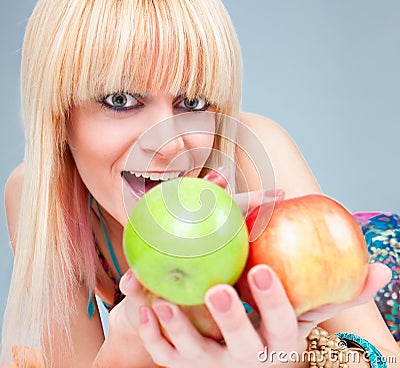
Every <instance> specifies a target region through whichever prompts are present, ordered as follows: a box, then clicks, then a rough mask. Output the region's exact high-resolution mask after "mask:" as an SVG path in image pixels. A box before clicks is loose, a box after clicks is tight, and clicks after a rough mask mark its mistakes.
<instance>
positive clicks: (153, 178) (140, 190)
mask: <svg viewBox="0 0 400 368" xmlns="http://www.w3.org/2000/svg"><path fill="white" fill-rule="evenodd" d="M184 175H185V171H167V172H163V173H159V172H135V171H123V172H122V173H121V176H122V178H123V179H124V181H125V183H126V184H127V187H128V189H129V191H130V192H131V193H132V194H133V195H134V196H135V197H136V198H141V197H142V196H143V194H145V193H147V192H148V191H149V190H150V189H152V188H154V187H155V186H156V185H158V184H160V183H162V182H163V181H167V180H171V179H175V178H180V177H182V176H184Z"/></svg>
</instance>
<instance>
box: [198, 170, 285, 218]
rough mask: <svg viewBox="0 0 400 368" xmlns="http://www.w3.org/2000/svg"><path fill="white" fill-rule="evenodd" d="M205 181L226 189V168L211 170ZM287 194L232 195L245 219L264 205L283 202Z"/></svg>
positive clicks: (261, 192)
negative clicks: (252, 211)
mask: <svg viewBox="0 0 400 368" xmlns="http://www.w3.org/2000/svg"><path fill="white" fill-rule="evenodd" d="M204 179H206V180H208V181H211V182H212V183H214V184H217V185H219V186H220V187H221V188H223V189H225V188H226V187H227V186H228V182H227V179H226V173H225V169H224V168H219V169H213V170H211V171H210V172H209V173H208V174H207V175H206V176H204ZM284 197H285V192H284V191H283V190H280V189H277V190H272V189H269V190H254V191H251V192H242V193H235V194H233V195H232V198H233V200H234V201H235V202H236V204H237V205H238V207H239V208H240V210H241V212H242V214H243V216H244V217H246V216H247V215H248V213H249V212H250V211H251V210H252V209H254V208H255V207H257V206H259V205H261V204H264V203H273V202H276V201H280V200H283V199H284Z"/></svg>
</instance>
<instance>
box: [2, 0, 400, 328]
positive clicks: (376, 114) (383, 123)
mask: <svg viewBox="0 0 400 368" xmlns="http://www.w3.org/2000/svg"><path fill="white" fill-rule="evenodd" d="M1 2H2V11H1V15H0V19H1V21H0V37H1V45H2V51H1V58H0V71H1V86H2V88H1V89H0V101H1V105H2V107H3V109H2V112H3V113H2V116H3V117H2V122H1V127H2V134H1V136H0V140H1V141H0V142H1V155H0V160H1V165H0V185H1V188H2V189H3V188H4V184H5V181H6V178H7V176H8V174H9V173H10V171H11V170H12V168H13V167H15V166H16V165H17V164H18V163H19V162H20V161H21V160H22V157H23V132H22V128H21V122H20V115H19V89H18V88H19V87H18V86H19V81H18V78H19V66H20V55H21V52H20V48H21V44H22V37H23V32H24V28H25V25H26V20H27V17H28V16H29V14H30V12H31V10H32V8H33V6H34V3H35V1H33V0H20V1H17V2H15V1H14V0H1ZM224 3H225V4H226V6H227V8H228V10H229V11H230V13H231V15H232V18H233V22H234V24H235V26H236V29H237V32H238V35H239V39H240V41H241V45H242V50H243V55H244V99H243V110H245V111H251V112H256V113H259V114H262V115H266V116H268V117H270V118H272V119H274V120H275V121H277V122H278V123H280V124H281V125H282V126H283V127H284V128H285V129H286V130H287V131H288V132H289V133H290V134H291V136H292V137H293V138H294V140H295V141H296V142H297V144H298V146H299V147H300V149H301V151H302V152H303V154H304V156H305V158H306V159H307V161H308V162H309V165H310V167H311V169H312V170H313V171H314V173H315V175H316V177H317V178H318V180H319V182H320V184H321V186H322V188H323V190H324V191H325V193H326V194H328V195H330V196H332V197H334V198H336V199H337V200H339V201H340V202H342V203H343V204H344V205H345V206H346V207H347V208H348V209H349V210H351V211H358V210H384V211H391V212H397V213H400V198H399V197H400V195H399V182H400V173H399V171H398V157H399V141H400V124H399V123H400V103H399V101H398V100H399V97H400V93H399V88H400V72H399V68H400V2H399V1H398V0H379V1H378V0H321V1H317V0H266V1H262V0H258V1H256V0H246V1H239V0H225V1H224ZM1 207H2V208H3V207H4V206H3V197H1ZM0 251H1V256H0V314H1V315H2V312H3V309H4V305H5V299H6V295H7V292H8V282H9V279H10V273H11V266H12V257H11V252H10V250H9V246H8V235H7V230H6V222H5V217H4V210H2V211H1V212H0ZM1 321H2V319H1V318H0V323H1Z"/></svg>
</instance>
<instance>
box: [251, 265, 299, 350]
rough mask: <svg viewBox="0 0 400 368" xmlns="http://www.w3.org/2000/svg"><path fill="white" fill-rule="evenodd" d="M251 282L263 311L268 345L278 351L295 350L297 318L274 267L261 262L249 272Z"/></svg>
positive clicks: (256, 300)
mask: <svg viewBox="0 0 400 368" xmlns="http://www.w3.org/2000/svg"><path fill="white" fill-rule="evenodd" d="M248 283H249V285H250V290H251V292H252V295H253V298H254V300H255V302H256V304H257V307H258V309H259V311H260V316H261V325H260V332H261V334H262V336H263V337H264V338H265V340H266V345H267V346H268V348H270V349H271V350H274V351H293V350H295V349H296V347H297V339H298V325H297V317H296V314H295V311H294V309H293V307H292V305H291V304H290V301H289V299H288V297H287V295H286V292H285V289H284V288H283V286H282V283H281V282H280V280H279V278H278V276H277V275H276V274H275V273H274V271H273V270H272V269H271V268H270V267H268V266H266V265H257V266H255V267H253V268H252V269H251V270H250V271H249V273H248Z"/></svg>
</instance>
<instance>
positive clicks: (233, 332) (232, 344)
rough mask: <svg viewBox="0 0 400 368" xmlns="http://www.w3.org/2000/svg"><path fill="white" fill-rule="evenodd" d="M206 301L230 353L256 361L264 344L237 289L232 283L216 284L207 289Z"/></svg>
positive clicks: (239, 358) (242, 358) (238, 357)
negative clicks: (248, 315)
mask: <svg viewBox="0 0 400 368" xmlns="http://www.w3.org/2000/svg"><path fill="white" fill-rule="evenodd" d="M205 302H206V305H207V307H208V309H209V310H210V312H211V315H212V316H213V318H214V320H215V322H216V323H217V325H218V326H219V328H220V330H221V333H222V335H223V337H224V340H225V343H226V345H227V348H228V350H229V352H230V354H231V355H232V356H233V357H234V358H236V359H238V360H246V359H254V360H255V362H256V361H257V353H258V352H259V351H260V350H262V349H263V344H262V342H261V339H260V337H259V335H258V333H257V331H256V330H255V329H254V327H253V325H252V324H251V322H250V320H249V318H248V317H247V314H246V311H245V309H244V307H243V304H242V302H241V300H240V299H239V296H238V295H237V293H236V291H235V289H234V288H233V287H231V286H230V285H217V286H214V287H212V288H211V289H209V290H208V291H207V293H206V296H205Z"/></svg>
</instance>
